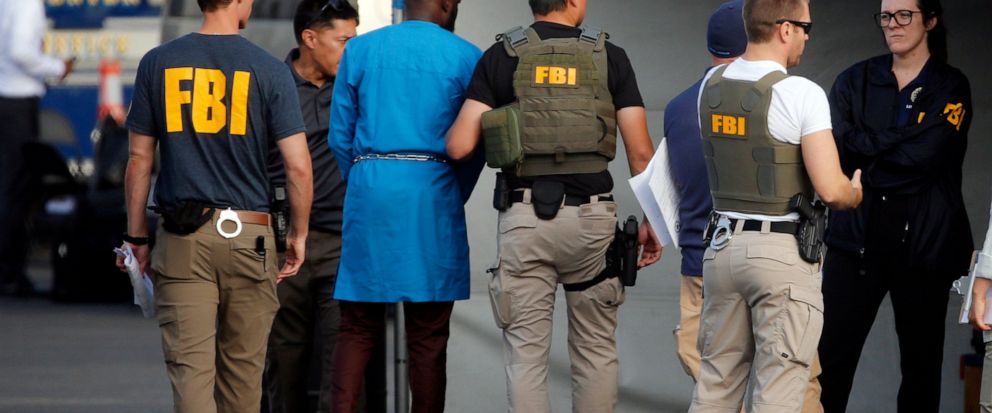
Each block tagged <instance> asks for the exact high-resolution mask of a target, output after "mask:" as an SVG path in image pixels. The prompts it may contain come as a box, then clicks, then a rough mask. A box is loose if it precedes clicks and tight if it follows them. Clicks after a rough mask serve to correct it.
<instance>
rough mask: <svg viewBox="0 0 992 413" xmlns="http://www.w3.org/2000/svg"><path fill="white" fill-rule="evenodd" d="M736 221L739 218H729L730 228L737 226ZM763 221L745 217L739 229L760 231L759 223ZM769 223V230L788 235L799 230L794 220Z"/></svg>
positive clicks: (794, 233)
mask: <svg viewBox="0 0 992 413" xmlns="http://www.w3.org/2000/svg"><path fill="white" fill-rule="evenodd" d="M738 221H740V220H739V219H731V220H730V228H731V230H733V229H735V228H737V222H738ZM763 223H764V221H755V220H753V219H746V220H744V227H743V228H741V231H761V225H762V224H763ZM769 225H770V228H769V229H768V230H769V231H770V232H775V233H779V234H789V235H796V233H797V232H799V224H798V223H795V222H770V223H769Z"/></svg>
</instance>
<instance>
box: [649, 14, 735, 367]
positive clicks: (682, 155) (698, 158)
mask: <svg viewBox="0 0 992 413" xmlns="http://www.w3.org/2000/svg"><path fill="white" fill-rule="evenodd" d="M742 9H743V2H742V1H741V0H736V1H731V2H728V3H724V4H723V5H721V6H720V8H718V9H717V10H716V11H715V12H714V13H713V15H712V16H710V21H709V28H708V30H707V33H706V43H707V48H708V49H709V51H710V55H712V57H713V66H719V65H722V64H727V63H730V62H733V61H734V60H736V59H737V57H738V56H740V55H742V54H744V50H745V49H746V48H747V34H745V33H744V18H743V17H742V16H741V10H742ZM703 73H704V74H705V71H704V72H703ZM701 82H702V79H700V80H699V81H697V82H696V83H695V84H693V85H692V86H691V87H689V89H687V90H686V91H684V92H682V94H680V95H678V96H677V97H675V99H672V101H671V102H669V103H668V106H667V107H666V108H665V136H666V137H667V138H668V139H666V140H665V141H666V142H668V151H669V161H670V164H671V168H672V176H673V178H674V181H675V187H676V188H677V189H678V191H679V195H680V199H681V203H680V205H679V222H680V226H679V228H678V231H679V248H680V249H681V251H682V288H681V294H680V297H679V303H680V307H681V310H680V311H679V325H678V326H677V327H675V332H674V333H675V348H676V351H677V352H678V356H679V361H681V362H682V367H683V368H685V372H686V374H688V375H689V376H691V377H692V379H693V381H695V380H696V378H698V377H699V349H698V348H697V346H696V337H697V336H698V335H699V313H700V311H701V310H702V306H703V251H705V250H706V246H704V245H703V230H704V229H705V227H706V222H707V221H708V220H709V216H710V212H711V211H712V210H713V201H712V199H711V198H710V185H709V182H708V181H707V178H706V162H705V161H704V160H703V144H702V137H701V135H700V133H699V108H698V107H697V106H696V101H697V99H698V97H699V87H700V83H701Z"/></svg>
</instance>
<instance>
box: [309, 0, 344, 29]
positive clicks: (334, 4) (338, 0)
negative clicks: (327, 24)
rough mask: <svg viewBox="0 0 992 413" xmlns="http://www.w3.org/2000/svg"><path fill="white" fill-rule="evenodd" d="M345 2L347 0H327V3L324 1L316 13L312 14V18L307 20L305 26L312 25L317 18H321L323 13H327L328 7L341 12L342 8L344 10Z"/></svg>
mask: <svg viewBox="0 0 992 413" xmlns="http://www.w3.org/2000/svg"><path fill="white" fill-rule="evenodd" d="M347 3H348V0H327V3H324V7H321V8H320V11H318V12H317V14H316V15H315V16H313V18H311V19H310V21H309V22H307V25H306V27H310V26H313V24H314V23H316V22H317V21H318V20H323V19H324V13H327V10H328V9H330V10H334V11H336V12H341V11H342V10H344V6H345V4H347Z"/></svg>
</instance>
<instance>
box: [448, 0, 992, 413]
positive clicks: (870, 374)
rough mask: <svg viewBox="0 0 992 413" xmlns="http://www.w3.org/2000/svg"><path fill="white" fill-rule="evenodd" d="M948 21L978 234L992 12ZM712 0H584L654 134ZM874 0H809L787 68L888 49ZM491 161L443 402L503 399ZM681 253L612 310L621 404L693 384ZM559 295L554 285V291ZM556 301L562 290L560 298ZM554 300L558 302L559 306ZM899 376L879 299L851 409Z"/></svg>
mask: <svg viewBox="0 0 992 413" xmlns="http://www.w3.org/2000/svg"><path fill="white" fill-rule="evenodd" d="M944 3H945V7H946V8H947V12H946V21H947V23H948V25H949V28H950V61H951V64H953V65H955V66H957V67H959V68H961V69H962V70H963V71H964V73H965V74H967V75H968V76H969V78H970V80H971V85H972V94H973V99H974V108H973V109H972V110H973V113H974V122H973V124H972V128H971V134H970V146H969V151H968V158H967V160H966V165H965V199H966V202H967V207H968V210H969V215H970V217H971V220H972V227H973V230H974V232H975V235H976V238H978V239H977V240H976V241H977V242H979V243H980V242H981V241H982V239H981V238H982V236H983V235H984V234H985V230H986V226H987V222H988V213H989V209H988V207H989V198H990V188H992V174H989V172H988V170H987V169H986V168H987V165H988V164H989V162H990V161H992V143H990V142H989V140H988V139H986V136H988V135H989V132H990V128H992V125H990V123H989V121H988V118H989V116H988V115H989V114H990V110H992V107H990V104H992V102H990V100H989V95H988V92H989V91H990V90H992V84H990V82H992V80H990V79H989V78H988V77H986V76H985V73H986V72H985V70H983V69H985V67H986V66H987V65H988V64H989V62H990V58H989V56H988V55H987V54H983V53H979V52H977V50H978V49H981V50H985V49H986V48H987V47H988V46H980V45H981V44H984V42H985V41H986V39H987V37H986V36H984V35H983V32H982V30H983V26H984V25H986V24H987V22H989V21H992V7H990V4H989V3H988V2H987V1H986V0H947V1H945V2H944ZM719 4H720V1H716V0H705V1H681V0H614V1H604V0H589V12H588V16H587V19H586V24H588V25H592V26H597V27H602V28H604V29H606V30H607V31H608V32H609V33H610V34H611V35H612V38H611V40H612V41H613V42H615V43H616V44H618V45H620V46H622V47H624V48H625V49H626V50H627V52H628V54H629V55H630V58H631V60H632V62H633V65H634V68H635V70H636V72H637V77H638V81H639V83H640V88H641V92H642V94H643V96H644V98H645V101H646V104H647V108H648V110H649V123H650V128H651V132H652V136H653V137H654V141H655V143H656V144H657V143H658V142H659V140H660V138H661V137H662V130H663V129H662V125H663V121H664V120H663V110H664V108H665V105H666V104H667V102H668V101H669V99H671V98H672V97H674V96H675V95H677V94H678V93H679V92H681V91H682V90H683V89H685V88H686V87H688V86H689V85H691V84H692V83H693V82H694V81H696V80H697V79H698V78H699V77H700V76H701V75H702V73H703V70H704V69H705V68H706V67H707V65H708V64H709V56H708V54H707V53H706V49H705V31H706V21H707V18H708V16H709V13H711V11H712V10H713V9H715V8H716V7H717V6H718V5H719ZM878 4H879V3H878V2H875V1H864V0H857V1H855V0H831V1H820V2H814V3H813V10H812V14H813V21H814V22H815V25H814V26H815V27H814V30H813V35H812V38H811V41H810V43H809V44H808V48H807V52H806V55H805V57H804V59H803V63H802V65H801V66H800V67H799V68H796V69H795V70H794V71H793V73H795V74H800V75H803V76H806V77H808V78H810V79H812V80H814V81H816V82H817V83H819V84H820V85H821V86H823V87H824V88H825V89H829V88H830V86H831V84H832V83H833V79H834V78H835V77H836V75H837V74H838V73H839V72H840V71H842V70H843V69H845V68H847V67H848V66H850V65H851V64H853V63H855V62H857V61H859V60H862V59H864V58H867V57H870V56H873V55H878V54H882V53H885V52H886V49H885V46H884V42H883V40H882V38H881V35H880V34H879V31H878V29H877V28H876V27H874V26H873V23H872V20H871V15H872V14H873V13H875V12H877V11H878ZM530 19H531V16H530V13H529V9H528V7H527V2H526V1H524V0H512V1H508V0H499V1H492V0H464V1H462V4H461V14H460V17H459V21H458V29H457V32H458V34H459V35H461V36H464V37H466V38H467V39H469V40H471V41H472V42H474V43H475V44H477V45H478V46H479V47H481V48H487V47H488V46H489V45H490V44H492V42H493V36H494V35H495V34H496V33H498V32H501V31H503V30H505V29H508V28H510V27H513V26H517V25H525V24H528V23H529V22H530ZM626 168H627V165H626V163H625V160H623V159H618V162H614V165H613V166H612V168H611V170H612V171H613V172H614V176H615V178H616V179H617V189H616V192H617V194H618V196H619V202H620V203H621V214H622V216H626V215H627V214H634V213H637V214H639V210H638V208H637V206H636V201H635V200H634V198H633V195H632V194H631V192H630V189H629V187H628V186H627V185H626V183H625V182H624V181H625V179H626V178H627V177H629V173H628V172H627V169H626ZM492 176H493V171H491V170H488V171H486V172H485V174H484V176H483V178H482V180H481V183H480V185H479V187H478V189H477V192H476V194H475V195H474V196H473V198H472V200H471V201H470V203H469V205H468V210H469V214H468V216H469V221H470V241H471V245H472V260H473V261H472V262H473V297H472V299H471V300H470V301H468V302H466V303H460V304H459V306H458V309H457V310H456V314H455V335H454V336H453V338H452V355H451V366H452V368H451V369H449V370H451V374H452V377H451V380H450V383H451V384H450V386H451V389H450V391H449V397H450V402H449V411H473V412H498V411H503V410H502V409H505V407H503V406H504V405H505V402H504V400H505V396H504V395H503V391H504V389H505V387H504V384H503V376H502V367H501V364H500V361H501V360H500V354H501V353H500V350H499V334H498V330H496V328H495V327H494V326H493V322H492V318H491V316H490V315H489V304H488V301H487V298H486V296H485V293H484V291H485V289H486V285H487V282H488V277H487V276H486V275H485V273H484V269H485V268H486V267H488V266H489V265H490V264H491V263H492V262H493V261H494V259H495V252H496V249H495V239H496V233H495V220H496V214H495V212H494V211H493V210H492V208H491V207H490V206H489V205H490V200H491V190H492V181H493V178H492ZM679 259H680V258H679V255H678V252H677V251H676V249H675V248H667V249H666V251H665V254H664V257H663V262H661V263H659V264H656V265H654V266H653V267H651V268H649V269H647V270H645V271H642V272H641V281H640V282H639V284H638V286H637V287H636V288H633V289H631V290H629V291H628V295H627V303H626V304H625V305H624V306H623V311H621V319H622V321H621V326H620V331H619V346H620V349H621V370H622V373H621V383H622V385H621V399H622V401H621V405H620V409H619V411H621V412H659V411H663V412H669V411H670V412H676V411H685V408H686V406H688V400H689V397H690V394H691V389H692V384H691V382H690V381H689V379H688V378H687V377H686V376H685V375H684V374H683V373H682V369H681V367H680V366H679V364H678V362H677V360H676V358H675V356H674V340H673V338H672V336H671V334H670V332H671V329H672V328H674V327H675V324H676V322H677V320H678V283H679V278H678V274H679ZM560 298H562V297H560ZM559 301H560V302H561V301H563V300H559ZM959 308H960V302H959V300H958V299H957V298H956V297H952V299H951V304H950V305H949V308H948V328H947V335H946V337H947V338H946V351H945V368H944V387H943V390H944V391H943V402H942V407H941V411H942V412H953V411H961V406H962V394H963V390H962V389H963V387H962V385H961V382H960V381H959V380H958V376H957V374H958V357H959V356H960V355H961V354H963V353H965V352H968V343H967V341H968V339H969V337H970V330H969V328H967V327H962V326H957V325H956V324H955V323H954V322H953V319H954V318H955V317H956V316H957V312H958V311H959ZM563 310H564V309H563V308H560V309H559V311H558V313H562V312H563ZM564 323H565V320H564V318H563V317H558V318H556V329H555V335H556V337H559V338H561V337H564V333H565V330H564ZM552 359H553V362H552V379H551V388H552V392H553V400H554V402H553V403H554V411H556V412H566V411H569V403H568V396H569V391H568V378H567V375H568V367H567V355H566V352H565V347H564V340H563V339H558V340H557V342H556V344H555V346H554V351H553V354H552ZM898 382H899V369H898V345H897V342H896V340H895V333H894V327H893V319H892V312H891V306H890V304H888V302H886V303H884V304H883V306H882V310H881V311H880V312H879V315H878V317H877V319H876V323H875V331H874V332H873V334H872V336H871V337H869V341H868V344H867V345H866V348H865V351H864V355H863V357H862V365H861V368H860V369H859V372H858V377H857V381H856V383H855V387H856V389H855V391H854V393H853V394H852V401H851V404H850V411H856V412H891V411H895V395H896V391H897V387H898Z"/></svg>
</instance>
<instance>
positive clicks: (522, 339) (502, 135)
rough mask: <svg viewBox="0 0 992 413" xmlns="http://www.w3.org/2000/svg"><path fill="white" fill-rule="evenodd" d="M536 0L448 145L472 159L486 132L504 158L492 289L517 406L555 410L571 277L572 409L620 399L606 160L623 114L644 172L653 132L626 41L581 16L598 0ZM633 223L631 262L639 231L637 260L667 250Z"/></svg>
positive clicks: (489, 66) (494, 59)
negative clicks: (554, 338)
mask: <svg viewBox="0 0 992 413" xmlns="http://www.w3.org/2000/svg"><path fill="white" fill-rule="evenodd" d="M530 5H531V9H532V11H533V12H534V15H535V20H536V22H535V23H534V24H533V25H532V26H531V27H529V28H527V29H522V28H517V29H513V30H510V31H508V32H506V33H504V34H502V35H501V36H499V37H498V41H497V43H496V44H494V45H493V46H492V47H491V48H490V49H489V50H488V51H487V52H486V53H485V54H484V55H483V58H482V60H481V61H480V62H479V64H478V66H477V68H476V72H475V75H474V76H473V79H472V83H471V84H470V85H469V90H468V92H467V97H468V99H467V100H466V102H465V105H464V106H463V107H462V111H461V113H460V114H459V117H458V119H457V120H456V121H455V124H454V125H453V126H452V128H451V130H450V131H449V132H448V154H449V156H451V157H452V158H453V159H455V160H464V159H467V158H469V157H470V156H472V153H473V152H474V151H475V149H476V147H477V145H478V143H479V139H480V132H482V135H484V138H485V140H486V141H485V150H486V160H487V162H488V163H489V165H490V166H492V167H494V168H500V169H502V170H503V172H502V173H500V174H498V176H499V177H498V179H497V184H496V187H497V190H496V196H495V199H494V206H495V207H496V208H497V209H498V210H500V215H499V231H500V235H499V241H498V242H499V247H498V248H499V253H498V254H497V255H498V260H497V261H498V262H497V264H496V265H495V266H494V268H492V269H491V270H490V272H491V273H492V274H493V278H492V281H491V282H490V285H489V290H490V298H491V301H492V304H493V315H494V317H495V320H496V323H497V325H498V326H499V327H500V328H501V329H503V347H504V350H505V354H506V356H507V360H506V363H507V368H506V372H507V383H508V384H507V387H508V392H509V401H510V405H509V409H510V411H517V412H528V413H544V412H550V411H551V406H550V401H549V399H548V394H547V377H548V355H549V353H550V344H551V329H552V326H551V320H552V315H553V314H552V313H553V311H554V300H555V292H556V290H557V288H558V284H563V285H564V286H565V298H566V300H567V303H568V318H569V336H568V343H569V355H570V357H571V362H572V375H573V377H572V387H573V392H572V395H573V400H572V406H573V411H575V412H596V413H601V412H612V411H613V410H614V408H615V405H616V402H617V369H618V360H617V353H616V339H615V331H616V326H617V312H618V309H619V306H620V304H621V303H623V300H624V285H623V283H622V282H621V280H620V278H619V277H617V275H619V274H617V271H616V270H615V269H608V264H607V261H608V259H607V251H608V250H610V249H611V248H610V246H611V244H614V234H615V230H616V223H617V217H616V210H617V206H616V203H614V202H613V195H612V194H611V192H612V190H613V178H612V176H611V175H610V172H609V171H608V169H607V166H608V164H609V162H610V161H611V160H612V159H613V157H614V155H615V153H616V131H617V126H618V125H619V126H620V127H621V128H622V129H623V131H624V132H625V133H624V144H625V145H624V146H625V147H626V148H627V154H628V160H629V164H630V166H631V173H632V174H635V175H636V174H638V173H640V172H641V171H642V170H643V169H644V168H645V167H646V166H647V164H648V162H649V161H650V159H651V156H652V155H653V152H654V151H653V145H652V143H651V138H650V136H649V135H648V131H647V122H646V117H645V111H644V103H643V101H642V99H641V96H640V92H639V91H638V90H637V84H636V80H635V78H634V75H633V70H632V69H631V67H630V62H629V60H628V59H627V56H626V53H625V52H624V51H623V49H620V48H619V47H616V46H614V45H613V44H611V43H609V42H607V41H606V39H607V38H608V36H607V35H606V34H605V33H603V32H601V31H598V30H594V29H579V28H578V26H579V25H580V24H581V23H582V20H583V18H584V16H585V1H578V0H531V1H530ZM493 108H498V109H496V110H493ZM627 227H628V228H629V229H630V232H632V233H635V234H634V235H632V236H631V237H630V238H629V240H630V241H631V242H632V243H634V246H633V247H632V248H630V249H631V250H635V251H632V252H634V253H635V255H634V256H633V257H629V256H628V257H627V259H625V260H624V261H625V262H628V263H630V262H631V261H636V258H637V257H636V249H637V243H640V244H641V245H643V253H642V254H641V258H640V261H639V262H638V263H636V264H637V265H639V266H645V265H649V264H651V263H653V262H655V261H657V260H658V258H659V256H660V252H661V248H660V247H659V246H658V244H657V240H656V239H655V238H654V236H653V234H651V231H650V227H649V226H648V225H647V224H646V223H644V224H642V225H641V227H640V228H639V230H637V229H636V226H633V227H631V226H630V225H628V226H627ZM634 238H638V240H636V241H635V240H634ZM611 256H612V255H611ZM610 261H612V262H616V260H610Z"/></svg>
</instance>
